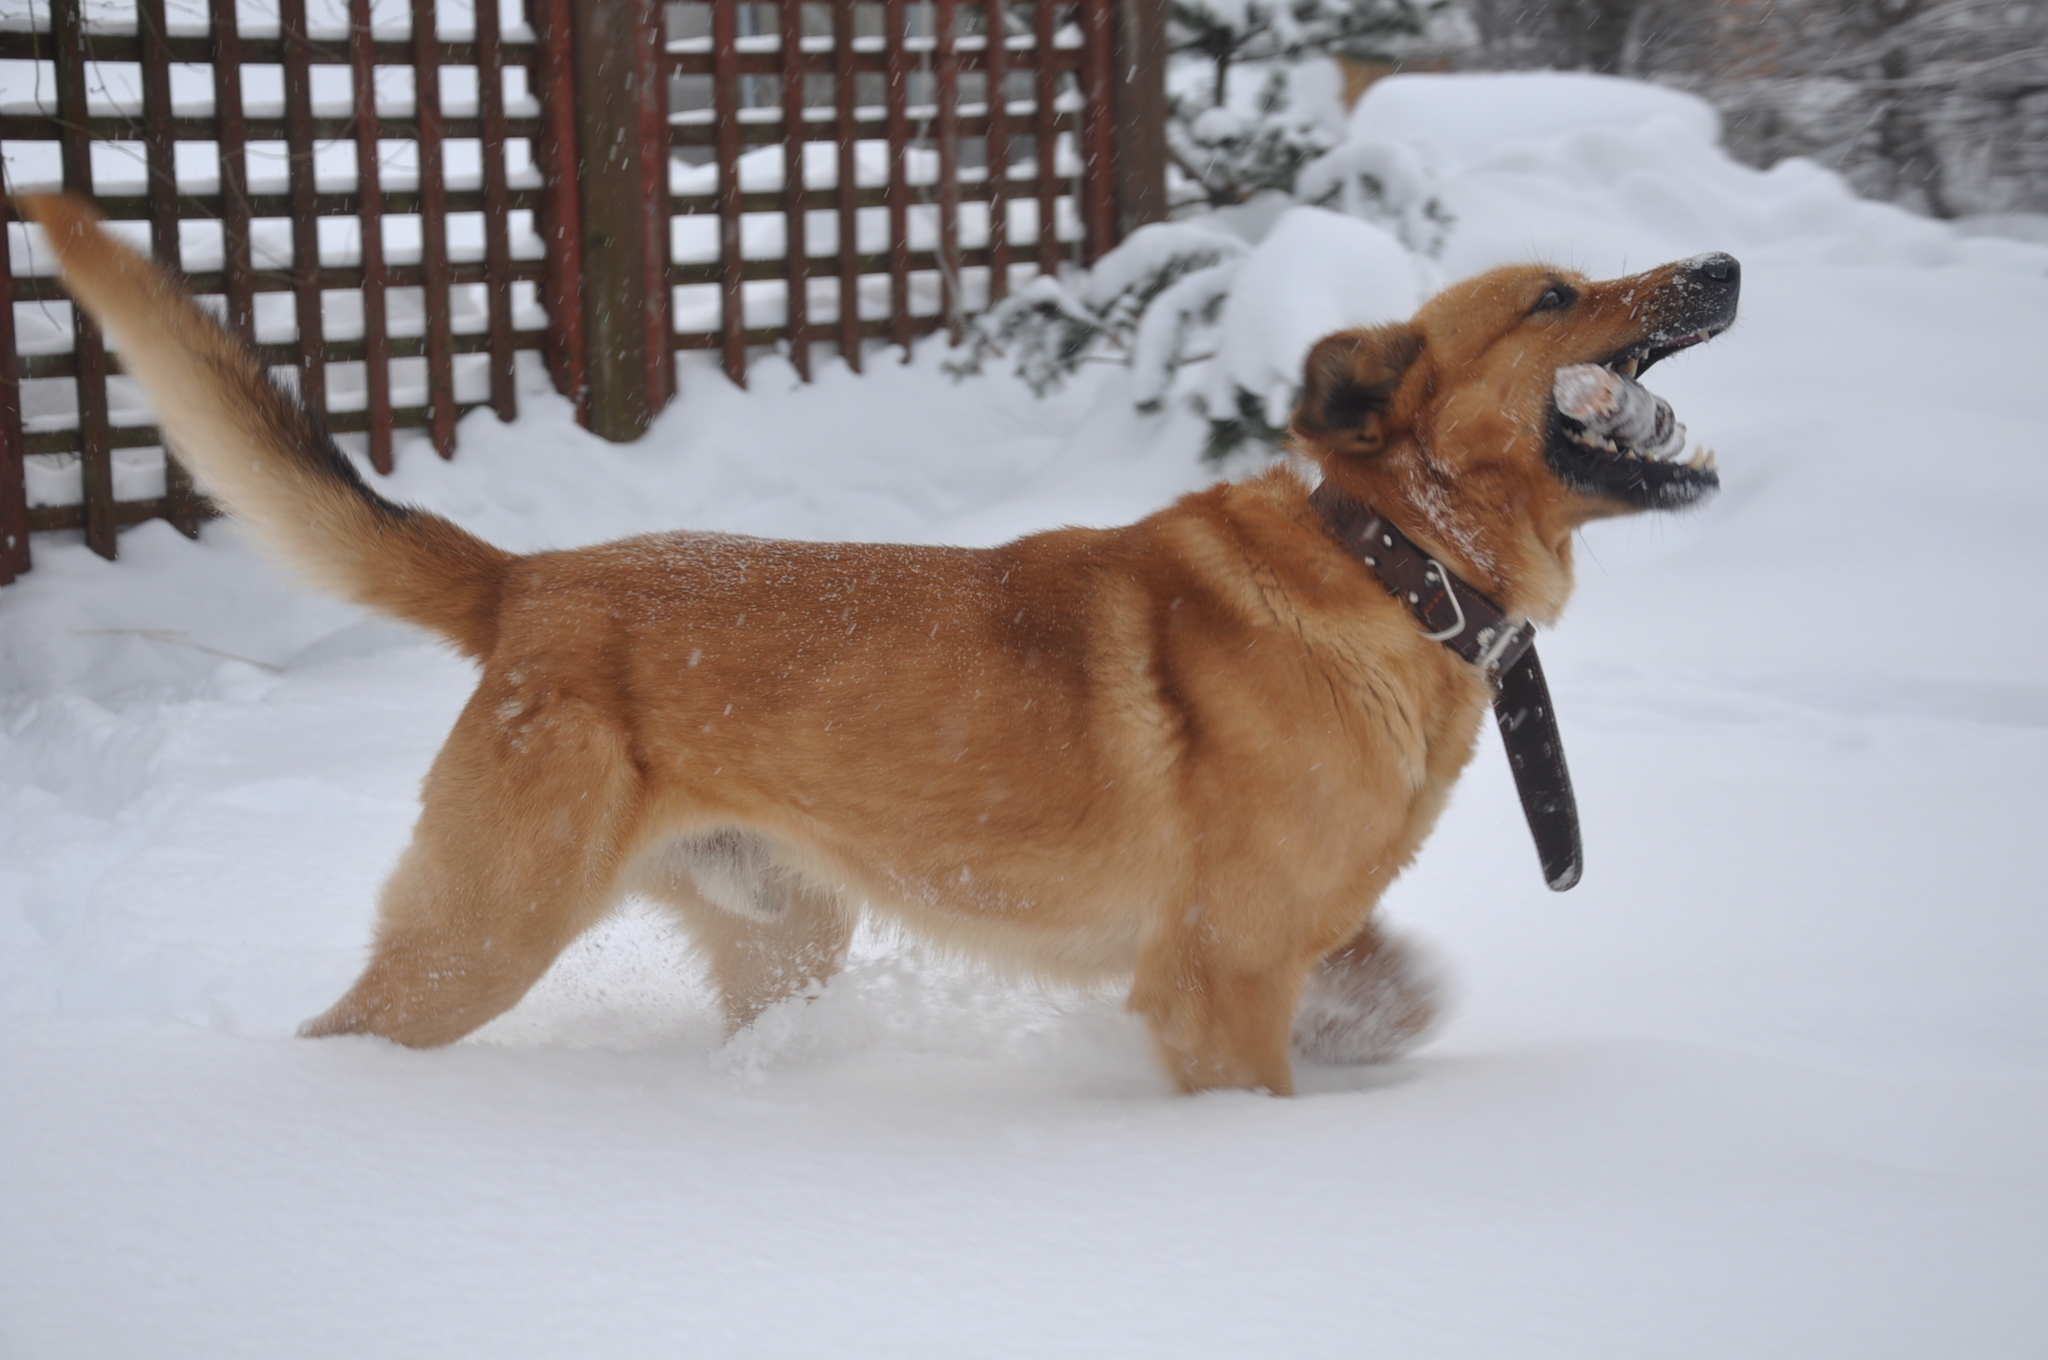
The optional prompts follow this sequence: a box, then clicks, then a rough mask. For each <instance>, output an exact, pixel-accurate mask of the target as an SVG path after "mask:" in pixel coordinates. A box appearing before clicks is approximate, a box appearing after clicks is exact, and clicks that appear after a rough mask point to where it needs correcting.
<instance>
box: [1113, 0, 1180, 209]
mask: <svg viewBox="0 0 2048 1360" xmlns="http://www.w3.org/2000/svg"><path fill="white" fill-rule="evenodd" d="M1116 18H1117V24H1116V68H1115V69H1116V74H1115V79H1114V80H1113V81H1112V82H1111V86H1112V88H1113V89H1114V90H1115V91H1116V94H1115V100H1114V102H1115V105H1116V236H1117V239H1118V240H1119V241H1121V240H1122V239H1123V238H1124V237H1126V236H1129V235H1130V234H1131V233H1132V232H1134V231H1136V230H1137V229H1138V228H1139V227H1142V226H1144V225H1145V224H1146V223H1147V222H1164V221H1165V220H1166V206H1167V205H1166V0H1116Z"/></svg>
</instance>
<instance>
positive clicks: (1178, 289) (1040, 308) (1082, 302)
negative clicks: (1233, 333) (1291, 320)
mask: <svg viewBox="0 0 2048 1360" xmlns="http://www.w3.org/2000/svg"><path fill="white" fill-rule="evenodd" d="M1246 249H1247V247H1246V246H1245V243H1244V242H1243V241H1241V240H1239V239H1238V238H1237V237H1235V236H1229V235H1225V234H1222V233H1220V232H1216V231H1211V230H1209V229H1207V228H1205V227H1199V226H1195V225H1192V224H1188V223H1154V224H1153V225H1151V226H1147V227H1140V228H1139V229H1138V230H1137V231H1135V232H1132V233H1131V236H1130V239H1128V240H1126V241H1125V242H1124V243H1123V244H1122V245H1119V246H1118V247H1117V248H1116V249H1115V250H1112V251H1110V252H1109V254H1107V255H1105V256H1103V257H1102V259H1101V260H1099V261H1098V262H1097V263H1096V266H1095V268H1094V270H1093V271H1091V272H1090V273H1088V274H1086V275H1083V276H1080V279H1079V281H1078V282H1077V284H1076V286H1075V287H1073V288H1070V287H1068V285H1067V284H1066V283H1063V282H1062V281H1061V280H1059V279H1057V278H1055V277H1053V276H1052V275H1049V274H1041V275H1039V276H1038V277H1037V278H1035V279H1033V280H1032V281H1031V283H1030V284H1029V285H1028V286H1026V287H1025V288H1024V289H1023V290H1022V291H1021V292H1018V293H1016V294H1014V295H1012V296H1010V297H1008V298H1005V299H1004V300H1003V301H1001V302H999V303H997V304H996V305H995V306H994V307H992V308H990V309H989V310H988V311H986V312H984V313H982V314H981V315H980V316H979V317H977V318H975V320H974V322H973V323H972V325H971V326H970V327H969V330H968V335H967V338H966V341H965V344H964V349H965V351H966V352H965V353H964V354H960V355H957V356H955V357H954V358H952V359H950V360H949V361H948V362H947V364H946V368H947V371H948V372H950V373H952V374H953V375H954V376H955V377H965V376H968V375H970V374H975V373H980V372H982V371H983V369H984V368H985V367H986V366H987V364H988V363H989V361H990V360H992V359H1006V360H1008V361H1009V363H1010V365H1011V367H1012V369H1013V371H1014V372H1015V373H1016V374H1017V376H1018V377H1020V378H1022V379H1023V380H1024V381H1025V382H1026V383H1027V384H1029V385H1030V387H1031V390H1032V391H1033V392H1036V393H1037V394H1038V395H1040V396H1044V395H1045V394H1046V393H1048V392H1051V391H1054V390H1055V389H1057V388H1058V387H1059V386H1060V384H1061V383H1063V382H1064V381H1065V380H1066V379H1067V377H1068V376H1069V375H1071V374H1072V373H1073V372H1074V370H1075V369H1077V368H1079V367H1080V366H1081V365H1082V364H1084V363H1086V362H1089V361H1090V360H1091V359H1101V360H1106V361H1109V362H1128V363H1131V364H1132V366H1133V367H1134V368H1135V369H1136V370H1137V371H1138V372H1139V373H1140V374H1141V375H1147V377H1146V378H1144V379H1141V381H1145V380H1149V381H1150V382H1151V384H1152V389H1155V390H1151V391H1150V392H1149V394H1148V395H1143V396H1140V397H1139V399H1138V404H1139V405H1140V407H1141V408H1144V409H1148V410H1149V409H1157V406H1158V391H1160V390H1163V389H1164V386H1165V384H1166V383H1167V382H1168V381H1170V380H1171V378H1172V375H1173V372H1174V371H1175V370H1176V369H1177V368H1178V367H1179V365H1180V363H1181V362H1182V359H1183V356H1184V355H1185V354H1186V352H1187V350H1186V346H1187V344H1188V342H1189V341H1190V339H1192V338H1193V336H1194V334H1195V333H1196V331H1197V330H1198V329H1199V327H1200V326H1201V325H1203V324H1205V322H1204V318H1205V317H1206V319H1207V321H1208V322H1213V320H1214V314H1215V311H1216V309H1217V308H1218V307H1220V306H1221V302H1222V298H1223V295H1224V293H1225V292H1226V291H1227V290H1228V288H1229V280H1230V277H1231V276H1232V275H1233V274H1234V273H1235V272H1236V266H1235V261H1236V260H1237V259H1238V258H1239V257H1241V256H1243V255H1244V254H1245V252H1246Z"/></svg>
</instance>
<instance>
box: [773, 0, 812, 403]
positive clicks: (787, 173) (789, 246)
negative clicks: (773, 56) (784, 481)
mask: <svg viewBox="0 0 2048 1360" xmlns="http://www.w3.org/2000/svg"><path fill="white" fill-rule="evenodd" d="M776 8H777V9H779V10H780V11H781V17H782V35H781V42H780V51H781V56H782V194H783V201H784V203H785V204H786V206H785V207H784V208H783V215H782V222H783V228H782V233H783V234H782V257H783V265H784V274H783V277H784V279H785V283H784V285H783V287H784V294H783V296H784V298H785V302H784V313H783V325H785V326H786V327H788V328H789V358H790V362H791V363H792V364H793V365H795V367H796V372H797V376H798V377H800V378H802V379H803V380H804V381H805V382H809V381H810V380H811V346H810V342H809V341H808V340H807V339H806V338H805V335H804V332H805V331H806V330H807V329H808V328H809V325H810V297H809V291H808V290H809V287H810V284H809V282H808V280H809V277H810V258H809V257H810V240H809V237H808V233H807V232H806V230H805V229H806V227H807V226H808V225H809V220H808V218H807V217H806V215H805V214H806V203H805V198H804V142H805V140H806V133H805V129H804V62H803V54H804V53H803V48H804V7H803V4H802V0H782V2H781V4H779V5H777V6H776Z"/></svg>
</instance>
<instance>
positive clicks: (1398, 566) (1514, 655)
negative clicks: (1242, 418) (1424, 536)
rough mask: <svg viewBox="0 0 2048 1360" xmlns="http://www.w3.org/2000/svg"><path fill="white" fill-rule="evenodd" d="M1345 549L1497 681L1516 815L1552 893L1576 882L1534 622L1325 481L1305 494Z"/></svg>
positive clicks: (1564, 778)
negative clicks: (1514, 619) (1518, 801)
mask: <svg viewBox="0 0 2048 1360" xmlns="http://www.w3.org/2000/svg"><path fill="white" fill-rule="evenodd" d="M1309 503H1310V504H1311V505H1313V506H1315V508H1316V512H1317V513H1318V514H1320V515H1321V516H1322V517H1323V522H1324V523H1325V524H1328V525H1329V526H1330V529H1331V532H1333V533H1335V534H1336V535H1337V538H1338V541H1339V542H1341V543H1343V545H1344V547H1345V548H1346V550H1348V551H1349V552H1350V554H1351V555H1352V556H1353V557H1355V558H1357V559H1358V560H1359V561H1361V562H1363V563H1364V564H1365V565H1366V566H1367V567H1369V568H1370V569H1371V570H1372V573H1373V574H1374V575H1375V576H1377V577H1379V578H1380V583H1381V584H1382V585H1384V586H1385V587H1386V588H1387V590H1388V592H1389V593H1390V594H1392V595H1393V596H1394V597H1395V598H1396V599H1398V600H1401V601H1403V602H1404V603H1406V604H1407V606H1408V608H1409V611H1410V612H1411V613H1413V614H1414V615H1415V620H1416V622H1417V623H1420V624H1421V625H1422V634H1423V636H1424V637H1426V638H1428V639H1429V640H1430V641H1432V642H1441V643H1442V644H1443V645H1444V646H1446V647H1448V648H1450V649H1451V650H1452V651H1454V652H1456V653H1457V654H1458V655H1459V656H1461V657H1463V658H1464V659H1465V660H1467V661H1469V662H1471V663H1472V664H1473V665H1475V666H1477V667H1479V668H1480V669H1481V670H1482V671H1484V672H1485V673H1486V682H1487V683H1488V684H1489V685H1491V686H1493V716H1494V720H1495V721H1496V722H1498V723H1499V724H1500V736H1501V741H1502V743H1503V744H1504V745H1505V746H1506V747H1507V752H1508V769H1509V770H1511V771H1512V772H1513V773H1514V776H1515V792H1516V793H1518V794H1520V795H1521V798H1522V815H1523V816H1524V817H1526V818H1527V819H1528V821H1529V834H1530V835H1531V836H1532V837H1534V838H1535V841H1536V857H1537V859H1538V860H1540V861H1541V862H1542V865H1543V881H1544V882H1545V883H1547V884H1549V885H1550V887H1551V889H1552V891H1555V892H1564V891H1565V890H1567V889H1569V888H1572V887H1575V886H1576V885H1577V884H1578V881H1579V874H1580V871H1581V869H1582V868H1583V866H1584V863H1585V852H1584V849H1583V847H1582V846H1581V845H1580V842H1579V805H1578V801H1577V800H1576V799H1575V798H1574V797H1573V796H1572V775H1571V771H1570V770H1569V769H1567V768H1566V766H1565V763H1564V739H1563V738H1562V737H1561V736H1559V735H1558V731H1557V710H1556V709H1555V708H1553V707H1552V706H1551V702H1550V686H1549V685H1548V684H1547V683H1546V682H1545V680H1544V678H1543V663H1542V662H1541V661H1540V660H1538V659H1537V656H1536V625H1534V624H1532V623H1524V624H1522V625H1521V626H1520V627H1514V626H1512V625H1510V624H1509V623H1508V616H1507V612H1506V611H1505V610H1503V609H1502V608H1501V607H1500V606H1499V605H1497V604H1495V603H1494V602H1493V601H1492V600H1489V599H1487V598H1486V597H1485V596H1484V595H1481V594H1480V593H1479V592H1478V591H1476V590H1474V589H1473V588H1472V587H1471V586H1468V585H1466V584H1465V583H1464V582H1463V581H1461V580H1459V579H1458V577H1457V575H1456V574H1455V573H1453V572H1452V571H1451V570H1450V569H1449V568H1447V567H1445V566H1444V564H1443V563H1441V562H1439V561H1437V560H1436V559H1435V558H1433V557H1431V556H1430V555H1429V554H1428V553H1426V552H1424V551H1423V550H1422V549H1421V548H1418V547H1417V546H1415V544H1414V542H1413V541H1412V540H1410V539H1409V537H1408V535H1406V534H1404V533H1402V532H1401V531H1400V530H1399V529H1397V528H1395V527H1394V526H1393V525H1392V524H1391V523H1389V522H1388V520H1387V519H1386V517H1385V516H1383V515H1381V514H1380V513H1379V512H1378V511H1376V510H1374V509H1373V508H1372V507H1371V506H1367V505H1360V504H1358V503H1357V502H1356V501H1353V500H1350V499H1348V498H1347V497H1345V496H1343V495H1342V494H1340V493H1339V492H1338V491H1337V490H1336V489H1335V488H1333V487H1332V486H1331V485H1330V484H1329V483H1328V482H1324V483H1323V484H1322V485H1321V486H1319V487H1317V488H1316V489H1315V490H1314V491H1313V492H1311V493H1310V494H1309Z"/></svg>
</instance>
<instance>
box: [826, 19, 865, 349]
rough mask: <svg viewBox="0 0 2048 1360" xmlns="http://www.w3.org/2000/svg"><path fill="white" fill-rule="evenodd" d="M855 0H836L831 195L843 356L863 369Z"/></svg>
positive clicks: (833, 28) (840, 338)
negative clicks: (835, 147)
mask: <svg viewBox="0 0 2048 1360" xmlns="http://www.w3.org/2000/svg"><path fill="white" fill-rule="evenodd" d="M853 6H854V0H833V5H832V49H833V50H832V72H833V74H832V95H833V116H834V130H835V132H836V133H837V135H838V138H839V166H838V173H837V176H836V178H835V181H834V188H833V196H834V198H835V199H836V201H837V205H838V208H839V355H840V357H841V358H843V359H845V360H846V363H847V366H848V367H849V368H851V369H852V370H853V371H854V372H856V373H858V372H860V341H861V332H860V157H859V155H858V154H857V153H858V151H859V147H858V146H857V144H856V138H857V137H858V135H859V134H858V125H857V124H856V123H855V121H854V109H855V107H856V105H855V99H856V97H857V95H858V93H859V84H860V81H859V72H858V70H857V68H856V65H855V61H854V50H853V34H854V10H853Z"/></svg>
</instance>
